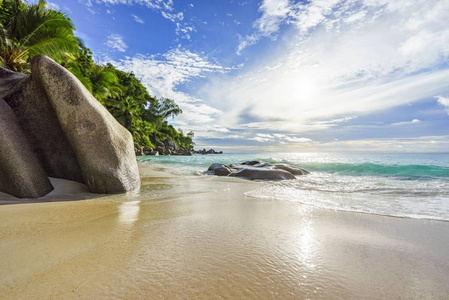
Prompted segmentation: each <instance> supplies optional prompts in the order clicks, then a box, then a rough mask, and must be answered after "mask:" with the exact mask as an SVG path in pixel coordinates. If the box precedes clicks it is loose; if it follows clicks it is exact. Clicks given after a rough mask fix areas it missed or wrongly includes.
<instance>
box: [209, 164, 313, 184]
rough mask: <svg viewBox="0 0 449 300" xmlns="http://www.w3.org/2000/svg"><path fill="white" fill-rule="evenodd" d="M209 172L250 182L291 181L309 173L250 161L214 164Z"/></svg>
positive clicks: (292, 167) (291, 167)
mask: <svg viewBox="0 0 449 300" xmlns="http://www.w3.org/2000/svg"><path fill="white" fill-rule="evenodd" d="M208 171H209V172H211V173H213V174H214V175H217V176H230V177H242V178H246V179H250V180H289V179H295V178H296V177H295V175H307V174H310V173H309V172H308V171H306V170H304V169H301V168H297V167H294V166H290V165H287V164H274V165H273V164H269V163H262V162H259V161H248V162H243V163H241V164H237V165H234V164H231V165H230V166H227V165H223V164H218V163H215V164H212V165H211V166H210V167H209V169H208Z"/></svg>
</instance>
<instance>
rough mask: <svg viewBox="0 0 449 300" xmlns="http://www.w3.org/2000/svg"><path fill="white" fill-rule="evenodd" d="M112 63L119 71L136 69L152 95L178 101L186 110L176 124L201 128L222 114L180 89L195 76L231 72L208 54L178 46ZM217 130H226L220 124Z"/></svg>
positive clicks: (137, 74)
mask: <svg viewBox="0 0 449 300" xmlns="http://www.w3.org/2000/svg"><path fill="white" fill-rule="evenodd" d="M110 62H111V63H112V64H114V65H115V66H116V67H117V68H118V69H120V70H123V71H126V72H133V73H134V74H135V75H136V77H137V78H139V79H140V80H141V82H142V84H143V85H144V86H145V87H146V88H147V90H148V92H149V94H150V95H154V96H156V97H166V98H171V99H173V100H175V101H176V103H177V104H178V105H179V106H180V107H181V109H182V110H183V114H182V115H180V116H178V117H177V118H176V123H177V124H186V125H189V126H191V127H192V128H191V129H189V130H193V129H197V128H199V129H201V127H195V126H196V125H197V124H205V123H211V122H213V121H214V120H216V119H217V118H218V116H219V115H220V114H221V113H222V112H221V111H220V110H218V109H216V108H213V107H211V106H209V105H206V104H204V103H203V102H202V101H201V100H199V99H196V98H193V97H191V96H189V95H188V94H186V93H183V92H181V91H179V90H178V88H180V87H181V86H182V85H183V84H186V83H188V82H189V81H191V80H192V79H194V78H200V77H204V76H205V74H207V73H209V74H210V73H224V72H227V71H229V68H225V67H222V66H219V65H216V64H213V63H211V62H209V60H208V58H207V57H203V56H201V55H200V54H197V53H193V52H190V51H188V50H182V49H179V48H176V49H172V50H170V51H168V52H167V53H164V54H158V55H137V56H135V57H126V58H125V59H122V60H120V61H110ZM202 126H203V125H202ZM203 127H204V126H203ZM203 130H204V128H203ZM215 130H216V131H217V132H223V133H224V132H226V130H227V129H226V128H225V127H223V126H218V125H217V126H216V127H215Z"/></svg>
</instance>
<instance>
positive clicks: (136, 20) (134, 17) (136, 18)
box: [132, 15, 145, 24]
mask: <svg viewBox="0 0 449 300" xmlns="http://www.w3.org/2000/svg"><path fill="white" fill-rule="evenodd" d="M132 17H133V20H134V21H135V22H137V23H141V24H143V23H145V22H144V21H143V20H142V19H141V18H139V17H138V16H136V15H132Z"/></svg>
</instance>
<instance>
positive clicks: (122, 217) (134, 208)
mask: <svg viewBox="0 0 449 300" xmlns="http://www.w3.org/2000/svg"><path fill="white" fill-rule="evenodd" d="M139 211H140V200H136V201H128V202H123V203H122V204H120V206H119V217H118V220H119V222H120V223H123V224H126V225H132V224H133V223H134V222H135V221H137V219H138V216H139Z"/></svg>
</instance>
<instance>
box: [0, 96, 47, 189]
mask: <svg viewBox="0 0 449 300" xmlns="http://www.w3.org/2000/svg"><path fill="white" fill-rule="evenodd" d="M52 190H53V187H52V185H51V183H50V180H49V179H48V177H47V174H46V172H45V170H44V169H43V167H42V165H41V163H40V162H39V160H38V159H37V157H36V156H35V155H34V153H33V151H32V149H31V147H30V145H29V143H28V141H27V139H26V137H25V135H24V134H23V132H22V128H21V127H20V125H19V122H18V120H17V118H16V116H15V115H14V112H13V110H12V109H11V108H10V107H9V105H8V104H7V103H6V102H5V101H3V99H0V191H2V192H5V193H8V194H10V195H13V196H15V197H18V198H38V197H42V196H44V195H46V194H48V193H49V192H51V191H52Z"/></svg>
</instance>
